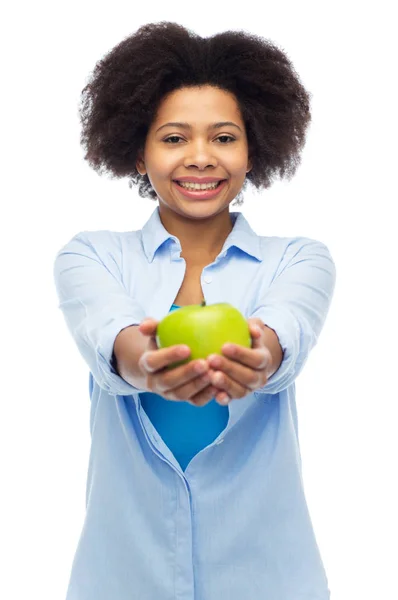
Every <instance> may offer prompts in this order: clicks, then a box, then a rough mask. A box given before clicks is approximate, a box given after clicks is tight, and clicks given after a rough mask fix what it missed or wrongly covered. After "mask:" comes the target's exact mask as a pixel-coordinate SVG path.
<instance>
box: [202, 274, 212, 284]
mask: <svg viewBox="0 0 398 600" xmlns="http://www.w3.org/2000/svg"><path fill="white" fill-rule="evenodd" d="M203 280H204V282H205V283H211V282H212V280H213V279H212V277H210V275H206V277H204V278H203Z"/></svg>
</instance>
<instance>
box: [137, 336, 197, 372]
mask: <svg viewBox="0 0 398 600" xmlns="http://www.w3.org/2000/svg"><path fill="white" fill-rule="evenodd" d="M190 354H191V350H190V348H189V346H186V347H184V346H181V345H175V346H170V347H168V348H161V349H159V348H158V345H157V344H156V340H155V339H154V338H153V337H151V338H150V340H149V342H148V350H146V352H144V353H143V354H142V356H141V358H140V360H139V361H138V364H139V366H140V367H141V369H142V368H143V369H145V371H147V372H148V373H154V372H156V371H159V370H161V369H164V368H166V367H168V366H170V364H172V363H174V362H178V361H182V360H185V359H186V358H188V357H189V355H190ZM176 368H178V367H176ZM173 371H174V369H172V370H170V373H173Z"/></svg>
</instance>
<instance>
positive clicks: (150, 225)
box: [142, 206, 263, 262]
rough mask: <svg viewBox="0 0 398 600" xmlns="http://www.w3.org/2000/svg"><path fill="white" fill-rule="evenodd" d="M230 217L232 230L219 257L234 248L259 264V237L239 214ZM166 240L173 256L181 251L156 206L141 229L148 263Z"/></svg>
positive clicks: (260, 258) (260, 254) (233, 213)
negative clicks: (251, 257) (248, 255)
mask: <svg viewBox="0 0 398 600" xmlns="http://www.w3.org/2000/svg"><path fill="white" fill-rule="evenodd" d="M230 215H231V218H232V223H233V229H232V231H231V233H230V234H229V235H228V237H227V239H226V240H225V242H224V245H223V247H222V250H221V252H220V255H225V254H226V253H227V252H228V250H229V248H231V247H232V246H235V247H236V248H239V249H240V250H242V251H243V252H246V254H250V255H251V256H253V257H254V258H256V259H257V260H258V261H260V262H261V261H262V260H263V257H262V253H261V248H260V237H259V236H258V235H257V233H256V232H255V231H253V229H252V228H251V227H250V225H249V223H248V221H247V220H246V218H245V217H244V216H243V214H242V213H241V212H239V211H231V212H230ZM168 240H171V242H170V245H171V246H172V248H171V252H172V253H173V254H175V253H176V252H178V251H180V252H181V251H182V248H181V244H180V241H179V239H178V238H177V237H176V236H175V235H171V234H170V233H169V232H168V231H167V229H165V227H164V225H163V223H162V221H161V219H160V213H159V206H157V207H156V208H155V210H154V211H153V213H152V215H151V216H150V217H149V219H148V221H147V222H146V223H145V225H144V226H143V227H142V243H143V247H144V252H145V255H146V257H147V260H148V262H152V261H153V259H154V257H155V253H156V252H157V250H158V249H159V248H160V247H161V246H162V244H164V243H166V242H168Z"/></svg>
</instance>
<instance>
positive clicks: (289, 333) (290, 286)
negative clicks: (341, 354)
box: [250, 237, 336, 394]
mask: <svg viewBox="0 0 398 600" xmlns="http://www.w3.org/2000/svg"><path fill="white" fill-rule="evenodd" d="M335 282H336V267H335V264H334V261H333V259H332V257H331V255H330V252H329V250H328V248H327V246H325V244H322V243H321V242H318V241H316V240H312V239H310V238H302V237H300V238H294V239H293V240H292V241H291V242H290V243H289V245H288V246H287V248H286V251H285V254H284V258H283V260H282V262H281V263H280V265H279V266H278V268H277V272H276V274H275V276H274V277H273V280H272V281H271V283H270V282H269V278H264V282H263V283H262V286H263V289H260V290H259V293H258V299H257V302H256V304H255V306H254V307H253V310H252V312H251V315H250V318H258V319H260V320H261V321H262V323H264V325H265V326H266V330H268V329H271V331H273V332H274V334H275V335H276V337H277V338H278V344H279V345H280V349H281V350H282V360H281V362H280V363H279V367H277V369H276V370H275V371H274V373H273V374H272V375H271V376H270V377H269V379H268V381H267V383H266V385H265V386H264V387H263V388H261V391H262V392H264V393H265V394H277V393H278V392H280V391H282V390H284V389H286V388H287V387H289V386H290V385H291V384H292V383H293V382H294V381H295V379H296V378H297V377H298V375H299V374H300V373H301V371H302V370H303V368H304V365H305V364H306V362H307V360H308V357H309V354H310V352H311V350H312V349H313V348H314V346H315V345H316V344H317V342H318V338H319V335H320V333H321V331H322V328H323V325H324V323H325V320H326V317H327V315H328V311H329V308H330V304H331V301H332V298H333V293H334V288H335ZM271 331H268V333H267V335H269V339H270V344H271V347H270V351H271V354H272V356H273V359H274V360H273V365H272V369H274V368H275V367H276V366H277V365H278V361H279V358H280V351H279V350H278V345H277V344H276V339H275V337H274V335H272V333H271Z"/></svg>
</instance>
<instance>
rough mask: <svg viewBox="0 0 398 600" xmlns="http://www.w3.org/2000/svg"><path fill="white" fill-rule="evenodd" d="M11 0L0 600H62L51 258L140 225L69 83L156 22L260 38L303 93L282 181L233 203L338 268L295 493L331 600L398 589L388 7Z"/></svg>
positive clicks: (83, 388)
mask: <svg viewBox="0 0 398 600" xmlns="http://www.w3.org/2000/svg"><path fill="white" fill-rule="evenodd" d="M10 6H11V4H10V5H9V8H8V14H6V18H5V19H4V20H3V23H2V29H3V32H2V36H1V40H2V41H1V46H2V48H1V62H2V65H1V87H2V92H1V108H2V110H1V117H2V119H1V121H2V123H1V133H2V135H1V141H2V144H1V153H2V170H1V171H2V177H1V180H0V186H1V192H0V193H1V198H2V200H1V215H2V218H1V236H0V237H1V253H0V256H1V261H2V264H1V273H2V281H3V284H2V294H1V317H2V357H3V358H2V377H1V388H2V389H1V391H2V393H1V398H2V402H1V405H0V406H1V409H0V410H1V417H0V445H1V446H0V457H1V458H0V460H1V484H2V494H1V500H0V502H1V510H0V519H1V521H0V553H1V567H0V570H1V578H0V597H1V598H4V600H14V599H15V600H21V599H22V598H26V599H27V598H40V600H58V599H59V600H63V599H64V597H65V595H66V588H67V584H68V580H69V574H70V568H71V564H72V559H73V555H74V552H75V549H76V546H77V543H78V539H79V535H80V532H81V528H82V525H83V520H84V514H85V484H86V475H87V467H88V454H89V449H90V437H89V409H90V402H89V393H88V374H89V372H88V368H87V365H86V364H85V362H84V361H83V359H82V358H81V356H80V354H79V352H78V350H77V347H76V346H75V344H74V342H73V340H72V338H71V336H70V335H69V333H68V331H67V329H66V324H65V323H64V320H63V316H62V313H61V311H60V310H59V309H58V298H57V296H56V292H55V287H54V283H53V279H52V277H53V275H52V269H53V262H54V259H55V255H56V253H57V251H58V250H59V249H60V248H61V247H62V246H63V245H64V244H65V243H66V242H67V241H69V240H70V239H71V237H72V236H73V235H75V234H76V233H78V232H79V231H82V230H98V229H110V230H116V231H128V230H136V229H140V228H141V227H142V226H143V224H144V223H145V222H146V220H147V219H148V218H149V216H150V215H151V214H152V212H153V210H154V208H155V207H156V205H157V204H156V203H155V202H153V201H151V200H149V199H148V200H144V199H141V198H139V196H138V193H137V192H136V190H133V189H132V190H130V189H129V187H128V184H127V180H111V179H108V178H106V177H104V176H103V177H100V176H98V175H97V174H96V173H95V172H94V171H92V170H91V169H90V168H89V166H88V164H87V163H86V162H85V161H84V159H83V150H82V149H81V148H80V145H79V134H80V126H79V121H78V104H79V98H80V92H81V90H82V88H83V87H84V85H85V83H86V80H87V78H88V76H89V74H90V72H91V71H92V70H93V68H94V66H95V63H96V62H97V61H98V60H99V59H100V58H101V57H102V56H103V55H104V54H105V53H107V52H108V51H109V50H110V49H111V48H112V47H113V46H114V45H116V44H117V43H119V42H120V41H121V40H122V39H123V38H124V37H125V36H127V35H129V34H132V33H134V32H135V31H136V30H137V29H138V27H140V26H141V25H143V24H144V23H148V22H154V21H156V22H158V21H162V20H168V21H176V22H178V23H180V24H182V25H185V26H188V27H189V28H191V29H193V30H194V31H196V32H197V33H199V34H201V35H211V34H213V33H217V32H220V31H224V30H227V29H234V30H237V29H244V30H246V31H247V32H253V33H256V34H259V35H261V36H262V37H264V38H267V39H270V40H271V41H273V42H274V43H276V44H277V45H278V46H279V47H280V48H281V49H283V50H284V51H285V52H286V53H287V54H288V56H289V58H290V59H291V60H292V61H293V64H294V66H295V68H296V70H297V72H298V73H299V76H300V78H301V80H302V82H303V84H304V85H305V87H306V88H307V89H308V90H309V91H310V92H311V93H312V94H313V98H312V119H313V120H312V124H311V126H310V130H309V132H308V138H307V143H306V146H305V148H304V151H303V154H302V165H301V167H300V168H299V170H298V172H297V174H296V176H295V177H294V179H293V180H292V181H290V182H277V183H275V184H274V185H273V187H272V188H271V189H270V190H268V191H266V192H264V193H262V194H261V195H260V196H257V195H255V194H253V193H251V192H250V190H249V193H248V194H246V199H245V203H244V204H243V205H242V206H241V207H235V208H233V209H232V210H241V211H242V212H243V213H244V215H245V216H246V218H247V219H248V221H249V223H250V224H251V226H252V227H253V229H254V230H255V231H256V232H257V233H258V234H259V235H280V236H296V235H297V236H298V235H302V236H309V237H311V238H315V239H318V240H320V241H322V242H324V243H326V244H327V246H328V247H329V250H330V252H331V254H332V256H333V259H334V261H335V263H336V268H337V283H336V289H335V295H334V298H333V303H332V307H331V309H330V312H329V315H328V318H327V321H326V324H325V326H324V329H323V331H322V334H321V337H320V340H319V343H318V345H317V346H316V347H315V348H314V350H313V352H312V354H311V356H310V358H309V361H308V363H307V365H306V367H305V369H304V372H303V373H302V374H301V375H300V377H299V378H298V380H297V383H296V385H297V406H298V412H299V427H300V442H301V449H302V458H303V469H304V483H305V487H306V494H307V500H308V505H309V508H310V513H311V516H312V520H313V524H314V528H315V532H316V536H317V540H318V543H319V546H320V550H321V554H322V557H323V560H324V564H325V568H326V571H327V575H328V579H329V587H330V589H331V592H332V595H331V597H332V600H353V599H361V600H368V599H369V600H375V599H383V600H390V599H391V600H393V599H396V598H398V584H397V579H396V569H397V562H398V551H397V539H398V526H397V517H396V507H397V506H398V494H397V483H396V482H397V457H398V452H397V450H398V448H397V433H396V432H397V419H396V417H397V409H396V405H397V401H398V393H397V385H396V375H397V358H398V353H397V343H396V340H397V333H398V327H397V316H396V315H397V306H398V301H397V291H396V290H397V257H398V255H397V249H396V248H397V247H396V231H397V225H398V218H397V215H396V212H395V211H396V205H397V200H398V197H397V185H396V174H397V166H396V165H397V158H398V156H397V133H398V131H397V130H398V128H397V118H396V110H397V108H396V107H397V94H396V89H394V86H395V84H396V79H397V67H396V61H397V44H396V41H394V39H395V40H396V39H397V38H396V28H395V22H394V19H393V16H392V8H393V2H391V1H390V2H388V3H387V2H380V1H379V2H375V3H367V2H343V1H339V2H336V1H335V2H333V3H328V4H326V3H324V2H313V3H310V2H303V1H301V2H295V1H292V2H282V1H280V2H277V3H275V2H272V3H271V2H269V3H268V2H261V3H258V4H257V3H254V2H253V1H252V2H250V1H246V2H244V3H241V4H239V5H236V6H235V5H234V4H230V3H225V4H224V3H217V2H214V1H211V2H210V1H209V2H207V1H202V2H200V3H192V2H190V3H186V2H172V1H168V2H162V3H161V5H160V6H159V7H157V6H156V5H155V4H153V3H143V6H142V7H139V6H138V7H137V4H136V3H134V2H131V1H130V2H122V1H117V0H113V1H112V2H110V3H109V2H107V3H105V2H98V1H96V2H94V1H91V0H90V1H87V0H86V1H84V0H83V1H82V2H79V3H77V2H75V3H73V2H72V3H62V4H61V3H59V2H52V3H50V2H48V3H44V2H34V3H30V4H27V3H19V4H15V7H14V8H12V9H11V8H10ZM234 6H235V7H234ZM259 7H261V12H259ZM11 11H13V12H11ZM3 14H4V11H3ZM114 600H117V599H114ZM159 600H161V599H159ZM272 600H291V599H272ZM292 600H294V599H292Z"/></svg>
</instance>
